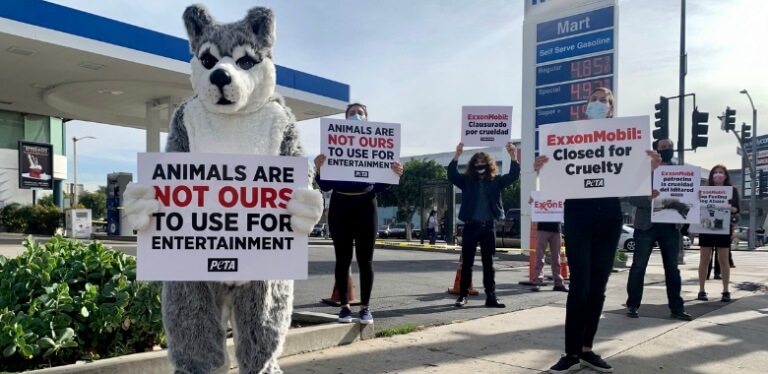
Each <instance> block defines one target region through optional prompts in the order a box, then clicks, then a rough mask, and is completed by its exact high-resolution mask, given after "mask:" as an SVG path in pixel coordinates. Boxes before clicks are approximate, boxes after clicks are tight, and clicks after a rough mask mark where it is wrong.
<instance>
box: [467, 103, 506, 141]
mask: <svg viewBox="0 0 768 374" xmlns="http://www.w3.org/2000/svg"><path fill="white" fill-rule="evenodd" d="M511 138H512V107H511V106H465V107H462V108H461V142H462V143H464V145H465V146H467V147H500V146H504V145H506V144H507V142H508V141H509V140H510V139H511Z"/></svg>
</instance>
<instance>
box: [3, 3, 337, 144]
mask: <svg viewBox="0 0 768 374" xmlns="http://www.w3.org/2000/svg"><path fill="white" fill-rule="evenodd" d="M179 22H181V21H179ZM191 58H192V54H191V53H190V52H189V44H188V42H187V40H185V39H182V38H177V37H174V36H170V35H166V34H162V33H159V32H155V31H151V30H147V29H144V28H140V27H137V26H133V25H129V24H126V23H122V22H118V21H114V20H111V19H108V18H104V17H100V16H96V15H93V14H90V13H85V12H82V11H79V10H75V9H72V8H67V7H64V6H61V5H57V4H52V3H48V2H45V1H41V0H5V1H3V5H2V6H0V66H2V69H0V82H2V83H0V110H9V111H15V112H22V113H33V114H40V115H47V116H53V117H61V118H66V119H76V120H83V121H91V122H99V123H106V124H112V125H120V126H127V127H133V128H137V129H148V130H150V131H152V130H154V131H157V130H159V131H167V127H168V117H169V115H170V113H171V112H172V109H173V106H175V105H178V103H179V102H181V101H183V100H184V99H186V98H187V97H189V96H191V95H192V86H191V83H190V81H189V74H190V72H191V68H190V65H189V61H190V60H191ZM277 91H278V92H279V93H281V94H282V95H283V96H284V97H285V98H286V102H287V104H288V106H289V107H290V108H291V109H292V110H293V113H294V114H295V115H296V118H297V119H298V120H305V119H310V118H316V117H324V116H329V115H333V114H338V113H343V112H344V110H345V108H346V104H347V102H348V101H349V86H348V85H346V84H343V83H339V82H335V81H331V80H328V79H325V78H321V77H317V76H314V75H310V74H307V73H303V72H300V71H296V70H293V69H289V68H286V67H282V66H277ZM153 109H166V110H159V111H158V114H157V115H152V114H151V111H152V110H153Z"/></svg>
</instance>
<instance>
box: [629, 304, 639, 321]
mask: <svg viewBox="0 0 768 374" xmlns="http://www.w3.org/2000/svg"><path fill="white" fill-rule="evenodd" d="M637 309H638V308H636V307H633V306H628V307H627V317H630V318H640V313H638V312H637Z"/></svg>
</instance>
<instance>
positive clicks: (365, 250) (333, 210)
mask: <svg viewBox="0 0 768 374" xmlns="http://www.w3.org/2000/svg"><path fill="white" fill-rule="evenodd" d="M346 118H347V119H349V120H358V121H367V119H368V108H366V106H365V105H363V104H359V103H353V104H350V105H349V106H347V112H346ZM326 158H327V157H326V156H325V155H324V154H321V155H319V156H317V157H315V170H316V173H315V181H316V182H317V185H318V186H320V189H321V190H323V191H326V192H327V191H333V194H332V195H331V204H330V206H329V207H328V225H329V226H330V230H331V237H332V239H333V248H334V250H335V252H336V270H335V275H336V288H337V290H338V291H339V300H340V302H341V310H340V311H339V322H342V323H350V322H352V320H353V319H352V311H351V309H350V306H349V287H348V283H347V279H348V278H349V266H350V265H351V264H352V248H353V247H354V250H355V254H356V256H357V265H358V267H359V268H360V293H361V294H362V298H361V300H360V301H361V304H360V313H359V318H360V323H362V324H370V323H373V315H372V314H371V311H370V310H369V309H368V304H369V302H370V299H371V291H372V290H373V247H374V244H375V242H376V233H377V230H378V221H379V218H378V215H377V209H378V206H377V203H376V193H378V192H384V191H386V190H387V189H389V186H390V185H389V184H383V183H368V182H347V181H331V180H324V179H323V178H322V175H321V174H320V169H321V168H322V166H323V164H324V163H325V160H326ZM390 168H391V169H392V172H394V173H395V174H397V176H398V177H400V176H401V175H403V165H402V164H401V163H400V162H397V161H396V162H393V163H392V166H391V167H390ZM353 243H354V244H353Z"/></svg>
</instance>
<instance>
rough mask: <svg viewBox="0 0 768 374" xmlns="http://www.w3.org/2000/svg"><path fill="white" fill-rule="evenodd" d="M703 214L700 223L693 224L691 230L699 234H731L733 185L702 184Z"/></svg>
mask: <svg viewBox="0 0 768 374" xmlns="http://www.w3.org/2000/svg"><path fill="white" fill-rule="evenodd" d="M700 191H701V200H700V201H701V216H700V217H699V224H695V225H691V227H690V229H689V231H690V232H695V233H699V234H718V235H730V234H731V203H729V202H728V200H730V199H731V197H732V196H733V187H731V186H722V187H717V186H702V187H701V188H700Z"/></svg>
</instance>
